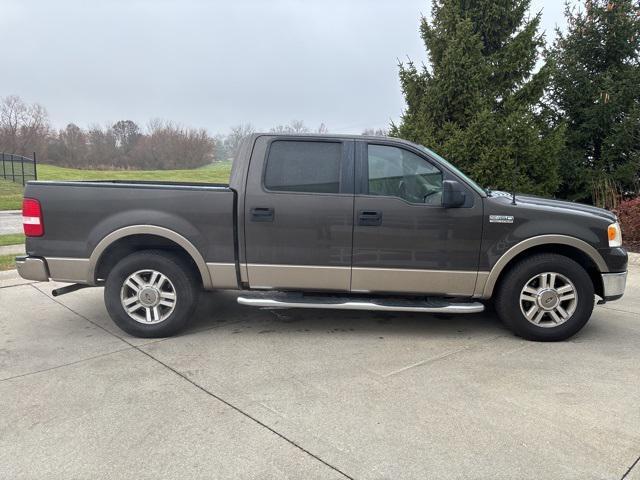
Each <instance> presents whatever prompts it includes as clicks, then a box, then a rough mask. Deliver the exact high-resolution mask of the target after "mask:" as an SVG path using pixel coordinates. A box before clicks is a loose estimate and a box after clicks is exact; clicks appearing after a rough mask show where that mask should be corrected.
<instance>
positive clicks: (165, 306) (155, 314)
mask: <svg viewBox="0 0 640 480" xmlns="http://www.w3.org/2000/svg"><path fill="white" fill-rule="evenodd" d="M176 301H177V295H176V289H175V288H174V286H173V283H171V280H169V279H168V278H167V277H166V276H165V275H163V274H162V273H160V272H157V271H155V270H138V271H137V272H135V273H132V274H131V275H129V276H128V277H127V279H126V280H125V281H124V283H123V284H122V288H121V289H120V302H121V303H122V308H124V311H125V312H127V314H128V315H129V316H130V317H131V318H132V319H134V320H135V321H136V322H140V323H144V324H145V325H153V324H155V323H160V322H162V321H164V320H166V319H167V318H168V317H169V315H171V314H172V313H173V310H174V309H175V307H176Z"/></svg>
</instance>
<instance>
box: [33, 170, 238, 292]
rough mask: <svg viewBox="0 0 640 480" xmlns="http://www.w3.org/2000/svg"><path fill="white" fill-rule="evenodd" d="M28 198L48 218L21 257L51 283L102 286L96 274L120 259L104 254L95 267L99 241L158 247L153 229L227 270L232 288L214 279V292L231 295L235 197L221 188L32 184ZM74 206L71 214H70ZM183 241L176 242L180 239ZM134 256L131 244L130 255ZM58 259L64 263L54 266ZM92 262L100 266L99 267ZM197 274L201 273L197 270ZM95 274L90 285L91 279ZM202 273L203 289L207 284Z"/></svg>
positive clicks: (100, 252) (114, 183) (206, 273)
mask: <svg viewBox="0 0 640 480" xmlns="http://www.w3.org/2000/svg"><path fill="white" fill-rule="evenodd" d="M28 195H30V196H32V197H35V198H38V199H39V201H40V202H41V204H42V205H43V214H44V215H45V216H46V218H47V222H46V226H45V228H46V235H44V236H42V237H32V238H29V240H28V242H27V254H28V255H38V256H42V257H45V258H47V263H48V268H49V274H50V278H51V279H53V280H58V281H73V282H77V281H82V279H86V280H87V282H88V283H97V282H100V281H101V280H104V278H102V276H101V273H102V272H101V268H103V267H104V268H108V267H109V266H110V264H109V263H104V262H105V261H106V262H109V260H105V258H108V259H111V260H117V259H118V258H121V256H122V255H123V254H126V252H125V251H122V250H120V251H113V250H112V251H109V252H107V254H108V255H107V257H105V258H103V259H102V261H101V262H99V260H100V259H99V258H98V255H100V256H102V255H103V254H104V253H105V252H104V250H102V249H101V248H98V247H99V246H100V244H101V242H102V244H105V239H106V238H107V237H109V240H107V242H108V243H109V245H111V244H112V243H113V242H114V241H115V240H116V237H117V235H114V233H115V232H120V234H119V235H122V236H123V237H124V236H127V237H128V238H129V240H134V239H135V238H136V237H134V236H137V237H138V242H137V245H141V244H144V245H147V246H148V247H149V248H153V247H154V246H158V247H163V246H166V244H167V242H165V241H162V242H158V240H157V239H155V241H154V238H152V237H151V235H150V232H151V230H150V229H145V228H144V226H145V225H147V226H154V227H156V228H154V230H156V231H157V228H161V229H166V230H167V232H172V233H171V236H172V237H173V239H172V240H171V239H166V240H168V241H173V242H175V243H176V244H177V245H181V246H182V247H183V248H184V246H185V245H189V247H188V248H189V250H193V248H192V247H191V246H193V247H195V250H196V251H195V252H193V251H192V252H191V253H192V254H193V255H194V256H196V257H197V258H198V259H199V260H200V261H196V263H200V267H202V266H203V265H205V266H206V264H210V266H211V267H214V266H218V265H220V264H222V265H224V266H226V269H225V272H221V271H218V276H219V277H220V276H221V274H222V273H225V274H226V275H227V276H228V277H231V281H230V282H229V281H226V280H223V279H222V278H220V279H219V280H220V281H219V282H218V284H217V285H218V286H227V287H236V286H237V282H236V280H235V277H236V272H235V271H236V248H235V224H236V223H235V216H236V207H235V205H236V193H235V192H234V191H233V190H231V189H230V188H229V186H228V185H224V184H183V183H175V182H138V181H136V182H129V181H127V182H121V181H101V182H93V181H92V182H34V183H32V184H30V185H29V186H28ZM74 206H76V207H75V208H74ZM180 237H181V238H183V239H184V240H186V242H184V241H182V239H181V238H180ZM134 248H137V247H136V245H134V244H131V245H130V249H134ZM59 259H64V260H59ZM98 262H99V263H98ZM201 270H202V268H201ZM94 273H95V274H96V276H95V278H94V277H93V274H94ZM202 273H203V282H204V286H205V288H212V286H213V283H212V280H211V275H210V273H209V271H208V267H207V268H206V271H204V272H202Z"/></svg>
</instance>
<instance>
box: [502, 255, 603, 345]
mask: <svg viewBox="0 0 640 480" xmlns="http://www.w3.org/2000/svg"><path fill="white" fill-rule="evenodd" d="M545 272H554V273H559V274H560V275H562V276H564V277H566V278H567V279H568V280H570V282H571V283H573V286H574V287H575V291H576V292H577V298H576V304H575V307H574V308H575V309H574V311H573V313H572V314H571V315H570V316H568V318H567V319H566V320H565V321H564V323H559V324H558V325H557V326H553V323H552V322H554V320H553V319H552V318H551V316H550V315H551V314H550V313H549V314H545V316H544V320H543V322H545V323H546V324H547V325H550V326H547V327H542V326H539V325H536V324H534V323H532V322H531V321H529V320H527V318H526V316H525V314H524V313H523V309H521V305H520V294H521V292H522V289H523V288H524V287H525V285H527V283H528V282H529V280H531V279H532V278H533V277H535V276H536V275H539V274H542V273H545ZM494 304H495V309H496V312H497V313H498V316H499V317H500V320H502V322H503V323H504V324H505V325H506V326H507V327H508V328H510V329H511V330H512V331H513V332H514V333H515V334H516V335H518V336H520V337H522V338H525V339H527V340H535V341H542V342H554V341H560V340H566V339H567V338H569V337H571V336H573V335H575V334H576V333H577V332H578V331H580V329H582V327H584V326H585V324H586V323H587V322H588V321H589V318H590V317H591V313H592V311H593V304H594V288H593V282H592V281H591V278H590V277H589V274H588V273H587V272H586V270H585V269H584V268H583V267H582V266H580V264H578V263H577V262H575V261H573V260H571V259H570V258H568V257H565V256H563V255H555V254H548V253H543V254H538V255H533V256H531V257H528V258H525V259H523V260H521V261H519V262H518V263H516V264H515V265H513V267H512V268H511V269H510V270H509V271H508V272H507V273H506V274H505V276H504V277H503V278H502V280H501V281H500V284H499V285H498V288H497V292H496V295H495V301H494ZM524 305H525V306H529V305H531V306H533V303H525V304H524ZM539 311H540V310H539Z"/></svg>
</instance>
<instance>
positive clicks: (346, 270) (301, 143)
mask: <svg viewBox="0 0 640 480" xmlns="http://www.w3.org/2000/svg"><path fill="white" fill-rule="evenodd" d="M353 178H354V141H353V140H345V139H340V138H336V139H331V138H313V137H290V138H289V137H261V138H260V139H259V140H258V143H257V144H256V148H254V152H253V155H252V158H251V163H250V166H249V175H248V180H247V188H246V196H245V202H244V205H245V207H244V227H245V242H246V268H247V275H248V281H249V285H250V286H251V288H265V289H276V288H279V289H296V290H300V289H302V290H326V291H342V292H347V291H349V288H350V283H351V250H352V238H353V188H354V181H353Z"/></svg>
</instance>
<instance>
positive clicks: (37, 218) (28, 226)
mask: <svg viewBox="0 0 640 480" xmlns="http://www.w3.org/2000/svg"><path fill="white" fill-rule="evenodd" d="M22 226H23V228H24V234H25V235H26V236H27V237H41V236H42V235H44V223H43V222H42V207H41V206H40V202H39V201H38V200H36V199H34V198H25V199H24V200H22Z"/></svg>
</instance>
